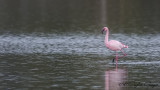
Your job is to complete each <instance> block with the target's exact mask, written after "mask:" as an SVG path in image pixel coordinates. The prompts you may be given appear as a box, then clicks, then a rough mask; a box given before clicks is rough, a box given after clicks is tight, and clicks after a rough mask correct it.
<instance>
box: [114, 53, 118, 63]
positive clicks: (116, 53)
mask: <svg viewBox="0 0 160 90" xmlns="http://www.w3.org/2000/svg"><path fill="white" fill-rule="evenodd" d="M115 54H116V65H117V59H118V57H117V52H116V51H115Z"/></svg>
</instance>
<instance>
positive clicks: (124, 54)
mask: <svg viewBox="0 0 160 90" xmlns="http://www.w3.org/2000/svg"><path fill="white" fill-rule="evenodd" d="M120 51H121V52H122V53H123V56H119V57H118V58H122V57H124V56H126V53H124V52H123V51H122V50H120Z"/></svg>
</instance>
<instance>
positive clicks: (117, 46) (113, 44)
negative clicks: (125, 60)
mask: <svg viewBox="0 0 160 90" xmlns="http://www.w3.org/2000/svg"><path fill="white" fill-rule="evenodd" d="M104 31H106V36H105V46H106V47H107V48H108V49H110V50H112V51H115V54H116V56H115V58H114V59H116V64H117V59H118V58H121V57H124V56H126V54H125V53H124V52H123V51H122V50H121V49H122V48H128V45H123V44H122V43H121V42H119V41H117V40H110V41H108V37H109V36H108V35H109V29H108V28H107V27H104V28H103V30H102V34H103V32H104ZM117 51H121V52H122V53H123V56H119V57H118V56H117ZM114 59H113V62H114Z"/></svg>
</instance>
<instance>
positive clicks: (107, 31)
mask: <svg viewBox="0 0 160 90" xmlns="http://www.w3.org/2000/svg"><path fill="white" fill-rule="evenodd" d="M108 35H109V30H108V29H107V30H106V36H105V43H107V42H108V37H109V36H108Z"/></svg>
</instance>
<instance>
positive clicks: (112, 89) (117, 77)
mask: <svg viewBox="0 0 160 90" xmlns="http://www.w3.org/2000/svg"><path fill="white" fill-rule="evenodd" d="M126 78H127V71H126V70H125V69H120V68H119V69H117V66H116V68H115V69H111V70H107V71H105V90H122V87H121V86H120V83H123V82H124V81H125V79H126Z"/></svg>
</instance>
